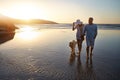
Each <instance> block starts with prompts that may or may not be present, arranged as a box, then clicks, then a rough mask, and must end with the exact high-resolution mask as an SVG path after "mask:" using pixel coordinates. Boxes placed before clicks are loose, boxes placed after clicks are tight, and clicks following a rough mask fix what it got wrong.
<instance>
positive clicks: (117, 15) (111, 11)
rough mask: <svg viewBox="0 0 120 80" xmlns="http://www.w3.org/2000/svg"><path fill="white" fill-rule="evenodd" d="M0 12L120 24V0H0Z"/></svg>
mask: <svg viewBox="0 0 120 80" xmlns="http://www.w3.org/2000/svg"><path fill="white" fill-rule="evenodd" d="M0 14H4V15H6V16H9V17H12V18H17V19H28V20H29V19H32V18H37V19H45V20H51V21H55V22H58V23H72V22H74V21H76V19H80V20H81V21H82V22H83V23H87V22H88V18H89V17H93V18H94V23H110V24H118V23H119V24H120V0H0Z"/></svg>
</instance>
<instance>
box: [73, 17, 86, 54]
mask: <svg viewBox="0 0 120 80" xmlns="http://www.w3.org/2000/svg"><path fill="white" fill-rule="evenodd" d="M83 26H84V25H83V24H82V22H81V21H80V20H79V19H78V20H77V21H76V22H73V28H72V30H73V31H74V30H75V29H77V33H76V39H77V44H78V50H79V52H78V53H79V55H80V52H81V48H82V42H83V40H84V36H83Z"/></svg>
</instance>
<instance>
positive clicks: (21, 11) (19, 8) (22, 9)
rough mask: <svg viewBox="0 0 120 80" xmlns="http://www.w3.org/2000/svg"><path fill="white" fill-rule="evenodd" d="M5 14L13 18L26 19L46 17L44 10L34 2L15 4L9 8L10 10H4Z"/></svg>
mask: <svg viewBox="0 0 120 80" xmlns="http://www.w3.org/2000/svg"><path fill="white" fill-rule="evenodd" d="M4 14H5V15H7V16H10V17H13V18H17V19H24V20H29V19H33V18H41V19H45V18H46V15H45V12H44V10H43V9H40V7H37V6H35V5H33V4H22V5H14V6H12V7H11V8H10V9H9V11H4Z"/></svg>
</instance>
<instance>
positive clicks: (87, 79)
mask: <svg viewBox="0 0 120 80" xmlns="http://www.w3.org/2000/svg"><path fill="white" fill-rule="evenodd" d="M75 62H76V64H75ZM69 63H70V66H71V65H72V66H73V63H74V66H76V67H75V68H76V69H75V74H76V77H75V80H97V79H96V74H95V71H94V67H93V62H92V56H91V57H90V58H86V63H85V65H83V64H82V61H81V56H77V55H75V54H73V53H71V54H70V58H69ZM73 72H74V71H73Z"/></svg>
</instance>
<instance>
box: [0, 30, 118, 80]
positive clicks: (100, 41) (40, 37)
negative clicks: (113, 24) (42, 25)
mask: <svg viewBox="0 0 120 80" xmlns="http://www.w3.org/2000/svg"><path fill="white" fill-rule="evenodd" d="M29 35H30V36H29ZM12 36H13V37H14V38H11V39H8V40H6V41H7V42H5V41H4V43H2V42H1V44H0V80H119V79H120V71H119V70H120V64H119V63H120V54H119V53H120V49H119V48H120V45H119V42H120V30H99V34H98V36H97V39H96V44H95V49H94V53H93V57H92V58H91V59H89V60H86V51H85V47H86V41H84V42H83V48H82V52H81V56H80V57H77V56H73V55H71V53H70V48H69V42H70V41H72V40H75V39H76V38H75V32H72V31H71V29H42V30H35V31H30V32H29V31H26V32H24V31H23V32H17V33H15V35H12ZM1 40H4V39H3V38H1ZM76 52H77V47H76Z"/></svg>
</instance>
